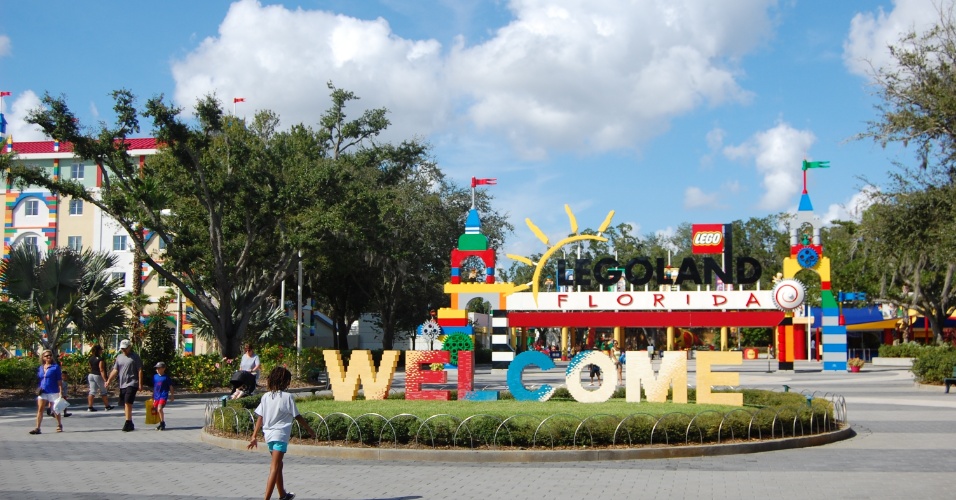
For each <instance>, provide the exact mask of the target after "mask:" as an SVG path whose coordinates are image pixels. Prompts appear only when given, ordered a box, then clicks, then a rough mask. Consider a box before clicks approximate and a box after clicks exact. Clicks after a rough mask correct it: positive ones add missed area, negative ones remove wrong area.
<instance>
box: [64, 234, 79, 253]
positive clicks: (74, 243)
mask: <svg viewBox="0 0 956 500" xmlns="http://www.w3.org/2000/svg"><path fill="white" fill-rule="evenodd" d="M66 246H67V247H68V248H69V249H70V250H76V251H77V252H79V251H80V250H82V249H83V237H82V236H67V237H66Z"/></svg>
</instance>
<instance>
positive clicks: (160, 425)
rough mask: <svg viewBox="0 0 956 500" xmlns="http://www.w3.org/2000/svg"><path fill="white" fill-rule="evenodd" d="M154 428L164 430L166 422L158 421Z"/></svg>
mask: <svg viewBox="0 0 956 500" xmlns="http://www.w3.org/2000/svg"><path fill="white" fill-rule="evenodd" d="M156 430H157V431H165V430H166V422H160V423H159V425H157V426H156Z"/></svg>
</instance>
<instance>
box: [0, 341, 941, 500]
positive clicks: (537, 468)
mask: <svg viewBox="0 0 956 500" xmlns="http://www.w3.org/2000/svg"><path fill="white" fill-rule="evenodd" d="M796 368H797V370H796V371H795V372H794V373H779V372H774V373H768V372H767V361H766V360H762V361H748V362H745V365H744V366H743V367H742V368H741V371H742V374H741V385H744V386H747V387H757V388H769V389H775V390H781V388H782V386H783V385H784V384H786V385H789V386H790V387H791V390H795V391H801V390H804V389H806V390H811V391H823V392H834V393H837V394H842V395H843V396H845V398H846V401H847V409H848V414H849V419H850V422H851V424H852V426H853V428H854V430H855V431H856V432H857V436H856V437H854V438H852V439H849V440H847V441H842V442H839V443H834V444H830V445H826V446H821V447H816V448H805V449H798V450H785V451H774V452H766V453H757V454H750V455H735V456H721V457H713V458H710V457H704V458H681V459H661V460H633V461H609V462H568V463H547V464H544V463H539V464H536V463H525V464H514V463H508V464H501V463H475V464H451V463H429V462H360V461H349V460H336V459H317V458H310V457H297V456H288V457H286V461H285V477H286V483H287V485H288V488H289V490H290V491H294V492H295V493H296V494H297V497H296V498H299V499H311V498H332V499H382V500H386V499H387V500H398V499H420V498H421V499H445V498H454V499H460V500H467V499H480V500H489V499H524V498H527V499H534V500H542V499H549V498H581V499H584V498H587V499H604V498H775V499H781V498H782V499H789V498H794V499H796V498H800V499H817V498H827V499H843V498H846V499H865V498H886V499H898V498H908V499H935V498H950V497H952V496H954V494H956V493H954V490H956V478H954V473H956V393H954V394H943V389H942V387H928V386H917V385H915V384H914V383H913V381H912V377H911V376H910V374H909V372H907V371H906V370H905V369H903V368H897V367H885V368H884V367H872V366H871V365H867V367H865V368H864V371H863V372H862V373H858V374H847V373H823V372H821V371H820V365H819V364H818V363H812V362H798V363H797V367H796ZM557 371H558V370H554V371H553V372H542V373H530V372H529V373H527V374H526V377H525V381H526V383H527V384H529V385H533V384H539V383H543V382H548V383H552V384H553V383H558V382H560V380H561V379H562V378H563V370H562V371H561V373H557ZM689 378H690V381H691V383H693V380H694V376H693V375H691V376H690V377H689ZM476 380H477V384H476V385H477V386H478V388H483V387H484V386H503V384H504V375H503V374H500V373H490V372H489V371H487V370H484V371H480V372H479V373H478V375H477V377H476ZM395 385H396V387H401V385H402V380H401V377H400V376H399V377H398V378H397V380H396V384H395ZM84 408H85V407H74V408H72V409H73V410H74V416H73V417H71V418H68V419H64V427H65V431H64V432H63V433H60V434H57V433H55V432H54V430H55V420H53V419H50V418H45V419H44V425H43V434H41V435H39V436H31V435H29V434H27V431H28V430H30V429H32V428H33V425H34V424H33V421H34V415H35V410H34V409H32V408H23V407H17V408H0V498H2V499H20V498H38V499H59V498H63V499H110V498H143V499H181V498H209V499H217V498H262V491H263V489H264V484H265V479H266V475H267V473H268V467H269V466H268V456H267V455H266V454H265V453H264V452H262V451H261V450H262V449H264V447H260V451H259V452H258V453H256V452H245V451H241V452H237V451H229V450H224V449H221V448H217V447H214V446H211V445H207V444H204V443H202V442H200V440H199V433H200V428H201V426H202V423H203V410H204V401H203V400H198V399H180V400H177V401H175V402H173V403H171V405H170V407H169V408H168V410H167V422H168V430H166V431H165V432H157V431H155V430H154V429H153V428H152V426H146V425H145V424H143V412H142V406H141V405H140V404H139V403H137V407H136V411H135V414H134V418H135V422H136V424H137V429H136V431H134V432H130V433H124V432H121V431H120V428H121V427H122V425H123V417H122V412H119V411H116V410H113V411H110V412H104V411H99V412H96V413H87V412H85V411H81V410H84ZM273 498H275V496H274V497H273Z"/></svg>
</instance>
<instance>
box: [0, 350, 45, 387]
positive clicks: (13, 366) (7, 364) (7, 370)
mask: <svg viewBox="0 0 956 500" xmlns="http://www.w3.org/2000/svg"><path fill="white" fill-rule="evenodd" d="M38 366H40V360H39V358H36V357H33V356H30V357H14V358H7V359H0V387H3V388H5V389H16V390H19V391H22V392H23V394H24V395H28V394H30V393H32V392H33V389H34V388H35V387H36V386H37V367H38Z"/></svg>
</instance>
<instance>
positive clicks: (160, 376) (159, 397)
mask: <svg viewBox="0 0 956 500" xmlns="http://www.w3.org/2000/svg"><path fill="white" fill-rule="evenodd" d="M154 368H156V373H155V374H154V375H153V411H155V412H156V413H158V414H159V425H157V426H156V430H157V431H165V430H166V412H165V411H164V410H165V409H166V402H167V401H172V400H173V386H172V383H171V382H170V378H169V376H168V375H166V363H163V362H162V361H160V362H159V363H156V366H155V367H154Z"/></svg>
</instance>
